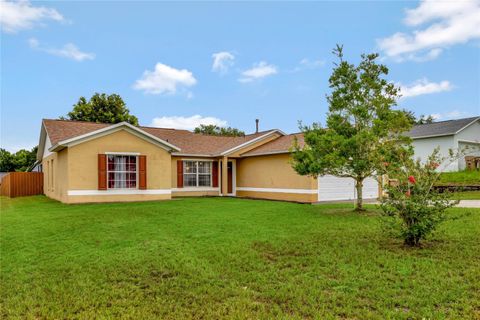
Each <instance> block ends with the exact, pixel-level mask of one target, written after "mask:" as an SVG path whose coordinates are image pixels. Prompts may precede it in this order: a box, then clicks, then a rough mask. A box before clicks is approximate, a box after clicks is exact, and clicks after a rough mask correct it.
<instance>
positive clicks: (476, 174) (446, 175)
mask: <svg viewBox="0 0 480 320" xmlns="http://www.w3.org/2000/svg"><path fill="white" fill-rule="evenodd" d="M437 184H438V185H458V186H462V185H480V171H475V170H470V171H466V170H465V171H458V172H443V173H441V174H440V181H439V182H438V183H437Z"/></svg>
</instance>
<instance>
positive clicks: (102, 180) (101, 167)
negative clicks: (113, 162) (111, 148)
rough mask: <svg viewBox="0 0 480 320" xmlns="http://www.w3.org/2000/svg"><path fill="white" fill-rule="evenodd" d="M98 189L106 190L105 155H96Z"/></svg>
mask: <svg viewBox="0 0 480 320" xmlns="http://www.w3.org/2000/svg"><path fill="white" fill-rule="evenodd" d="M98 190H107V155H105V154H99V155H98Z"/></svg>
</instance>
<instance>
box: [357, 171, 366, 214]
mask: <svg viewBox="0 0 480 320" xmlns="http://www.w3.org/2000/svg"><path fill="white" fill-rule="evenodd" d="M355 188H356V190H357V204H356V207H355V211H364V209H363V178H362V179H358V180H356V183H355Z"/></svg>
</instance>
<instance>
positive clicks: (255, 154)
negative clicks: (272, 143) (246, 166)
mask: <svg viewBox="0 0 480 320" xmlns="http://www.w3.org/2000/svg"><path fill="white" fill-rule="evenodd" d="M248 153H249V151H247V152H245V153H243V154H241V155H240V156H241V157H255V156H268V155H275V154H286V153H291V152H290V151H288V150H281V151H269V152H259V153H252V154H248Z"/></svg>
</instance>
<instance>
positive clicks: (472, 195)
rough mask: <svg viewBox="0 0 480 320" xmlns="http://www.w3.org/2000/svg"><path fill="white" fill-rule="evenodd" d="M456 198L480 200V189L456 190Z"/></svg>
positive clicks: (453, 197)
mask: <svg viewBox="0 0 480 320" xmlns="http://www.w3.org/2000/svg"><path fill="white" fill-rule="evenodd" d="M452 199H455V200H480V191H462V192H455V193H454V194H453V196H452Z"/></svg>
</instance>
